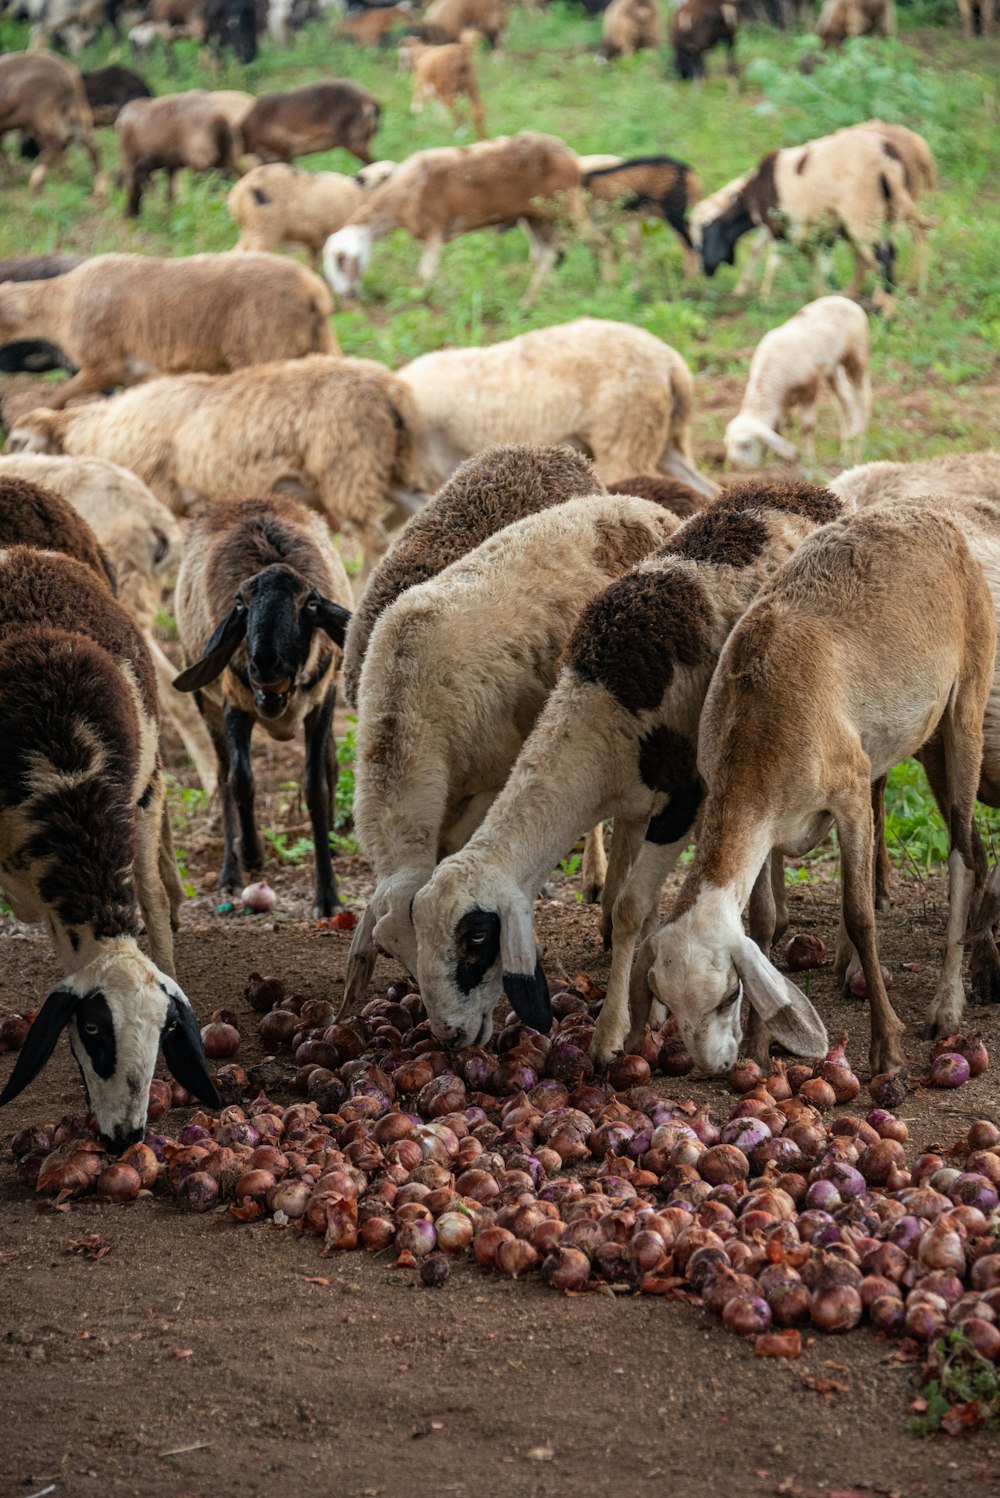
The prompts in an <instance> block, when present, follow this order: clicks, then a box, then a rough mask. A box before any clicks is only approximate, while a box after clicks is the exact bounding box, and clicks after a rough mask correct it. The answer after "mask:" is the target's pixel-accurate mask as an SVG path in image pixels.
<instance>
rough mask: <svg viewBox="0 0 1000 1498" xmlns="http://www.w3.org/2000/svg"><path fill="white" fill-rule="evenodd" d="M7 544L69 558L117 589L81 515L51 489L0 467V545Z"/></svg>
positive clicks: (108, 564)
mask: <svg viewBox="0 0 1000 1498" xmlns="http://www.w3.org/2000/svg"><path fill="white" fill-rule="evenodd" d="M6 546H31V547H34V548H36V549H39V550H42V551H53V552H59V553H61V554H62V555H63V556H67V557H72V558H73V560H74V561H77V562H80V563H81V564H82V565H83V566H84V567H89V569H90V571H91V572H93V573H95V574H96V576H97V577H99V578H102V579H103V581H104V582H105V583H106V584H107V587H108V589H109V591H110V592H111V593H112V594H115V593H116V592H117V581H116V578H115V570H114V567H113V566H112V564H111V561H110V559H109V557H108V555H107V553H106V552H105V551H104V549H103V548H102V546H101V545H100V543H99V541H98V539H97V537H96V535H95V534H94V532H93V531H92V530H91V528H90V526H89V525H88V524H87V522H86V520H84V519H83V517H82V515H80V514H78V513H77V511H76V510H75V509H74V508H73V506H72V505H71V504H70V503H69V502H68V501H67V500H65V499H63V497H62V496H61V495H60V494H57V493H56V492H55V491H54V490H52V489H47V488H45V487H44V486H43V485H41V484H37V483H33V482H32V481H31V480H30V479H24V478H20V477H18V476H17V475H15V474H11V473H7V472H4V470H3V468H2V467H0V548H3V547H6Z"/></svg>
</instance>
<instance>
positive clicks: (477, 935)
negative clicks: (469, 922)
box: [469, 931, 486, 947]
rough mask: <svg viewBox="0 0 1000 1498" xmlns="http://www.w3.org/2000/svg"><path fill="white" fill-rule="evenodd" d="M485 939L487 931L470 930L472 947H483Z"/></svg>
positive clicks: (470, 944)
mask: <svg viewBox="0 0 1000 1498" xmlns="http://www.w3.org/2000/svg"><path fill="white" fill-rule="evenodd" d="M485 940H486V932H485V931H473V932H470V934H469V946H470V947H481V946H482V944H483V942H484V941H485Z"/></svg>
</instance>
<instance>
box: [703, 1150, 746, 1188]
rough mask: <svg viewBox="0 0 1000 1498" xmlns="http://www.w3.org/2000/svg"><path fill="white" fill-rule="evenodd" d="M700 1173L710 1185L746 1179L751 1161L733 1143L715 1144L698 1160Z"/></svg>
mask: <svg viewBox="0 0 1000 1498" xmlns="http://www.w3.org/2000/svg"><path fill="white" fill-rule="evenodd" d="M698 1173H699V1174H700V1176H701V1178H702V1180H704V1181H707V1182H708V1183H709V1185H710V1186H721V1185H724V1184H727V1183H731V1182H734V1181H745V1180H746V1178H747V1176H748V1175H749V1174H750V1163H749V1161H748V1160H747V1157H746V1155H745V1154H744V1153H743V1151H742V1150H739V1149H737V1148H736V1146H735V1145H732V1144H713V1145H712V1147H711V1149H707V1150H706V1151H705V1153H704V1154H703V1155H702V1156H701V1158H700V1160H699V1162H698Z"/></svg>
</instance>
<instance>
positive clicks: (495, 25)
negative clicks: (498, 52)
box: [420, 0, 507, 47]
mask: <svg viewBox="0 0 1000 1498" xmlns="http://www.w3.org/2000/svg"><path fill="white" fill-rule="evenodd" d="M506 24H507V3H506V0H431V4H430V5H429V6H428V7H427V9H426V10H425V11H424V19H423V24H422V25H421V28H420V31H421V35H422V36H423V38H424V40H425V41H428V42H435V43H440V42H457V41H461V39H462V32H463V31H477V32H478V33H479V34H480V36H483V37H485V38H486V40H487V41H488V42H489V44H490V46H491V47H499V46H500V43H501V41H502V40H503V32H504V27H505V26H506Z"/></svg>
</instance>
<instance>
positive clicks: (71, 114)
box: [0, 52, 101, 187]
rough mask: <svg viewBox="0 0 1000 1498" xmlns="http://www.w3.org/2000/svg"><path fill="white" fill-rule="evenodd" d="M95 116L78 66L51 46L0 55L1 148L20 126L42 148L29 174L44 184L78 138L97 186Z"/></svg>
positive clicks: (31, 179) (98, 165) (30, 180)
mask: <svg viewBox="0 0 1000 1498" xmlns="http://www.w3.org/2000/svg"><path fill="white" fill-rule="evenodd" d="M92 126H93V118H92V116H91V113H90V105H89V104H88V103H87V96H86V94H85V93H84V88H83V83H82V81H81V78H80V74H79V73H78V71H77V70H76V68H73V67H70V66H69V64H68V63H65V62H62V61H61V60H60V59H59V58H58V57H52V56H51V55H50V54H49V53H47V52H13V53H11V54H9V55H8V56H7V57H0V152H2V150H3V138H4V136H5V135H6V134H7V133H8V132H9V131H11V130H22V131H24V133H25V135H29V136H30V137H31V138H32V140H34V141H36V142H37V143H38V146H39V148H40V151H39V157H38V161H37V162H36V164H35V166H34V167H33V168H32V171H31V176H30V177H29V178H28V183H29V186H31V187H41V185H42V183H43V182H44V181H45V178H46V176H47V175H48V170H49V167H51V166H54V165H55V164H56V162H58V161H61V160H62V158H63V156H64V155H65V153H66V151H67V150H68V149H69V147H70V145H71V144H73V143H74V142H75V143H76V144H77V145H78V146H79V147H80V148H81V150H83V151H85V152H86V154H87V156H88V158H89V160H90V165H91V168H92V169H93V174H94V186H95V187H97V186H98V185H99V184H98V176H99V173H100V170H101V163H100V160H99V158H98V155H97V151H96V150H95V149H94V142H93V141H92V140H91V137H90V132H91V128H92Z"/></svg>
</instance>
